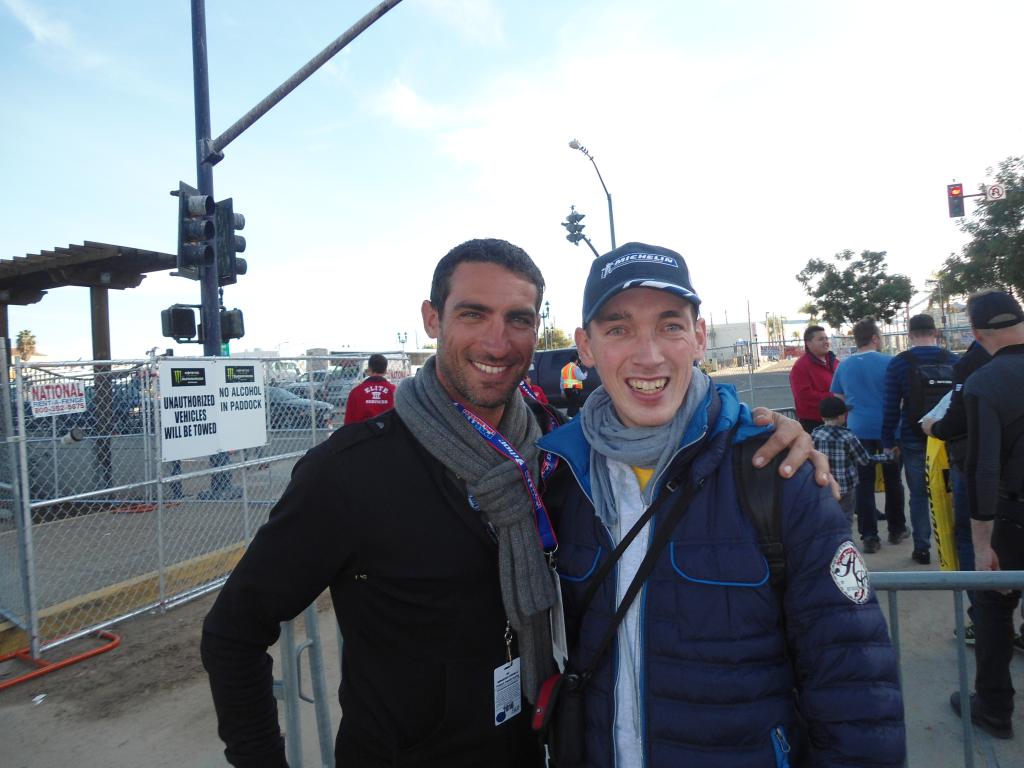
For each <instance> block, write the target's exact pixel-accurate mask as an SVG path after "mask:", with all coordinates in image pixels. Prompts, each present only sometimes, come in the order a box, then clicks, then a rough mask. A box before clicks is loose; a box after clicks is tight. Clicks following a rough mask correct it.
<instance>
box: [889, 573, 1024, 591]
mask: <svg viewBox="0 0 1024 768" xmlns="http://www.w3.org/2000/svg"><path fill="white" fill-rule="evenodd" d="M871 586H872V587H874V588H875V589H876V590H889V589H892V590H900V589H939V590H955V589H1024V571H931V572H928V573H913V572H909V571H906V572H904V571H879V572H876V573H872V574H871Z"/></svg>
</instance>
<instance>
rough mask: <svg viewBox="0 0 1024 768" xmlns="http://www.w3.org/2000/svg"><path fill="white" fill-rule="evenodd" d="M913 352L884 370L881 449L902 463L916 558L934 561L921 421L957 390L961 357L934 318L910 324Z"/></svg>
mask: <svg viewBox="0 0 1024 768" xmlns="http://www.w3.org/2000/svg"><path fill="white" fill-rule="evenodd" d="M907 330H908V335H909V338H910V349H908V350H906V351H904V352H900V353H899V354H898V355H896V357H894V358H893V359H892V362H891V363H889V367H888V368H886V369H885V394H884V397H883V401H882V402H883V405H882V448H884V449H885V451H886V452H887V453H889V454H890V455H891V456H893V457H894V458H902V459H903V472H904V475H905V476H906V478H907V488H908V489H909V491H910V527H911V534H912V536H913V539H914V551H913V552H912V553H911V555H910V556H911V558H912V559H913V560H914V562H915V563H919V564H921V565H928V564H929V563H930V562H931V561H932V556H931V549H932V542H931V538H932V524H931V518H930V517H929V511H928V510H929V507H928V478H927V476H926V475H925V466H924V455H925V442H926V437H925V434H924V432H923V431H922V430H921V424H920V421H921V419H922V418H924V416H925V415H926V414H927V413H928V412H929V411H930V410H931V409H932V408H934V407H935V406H936V405H937V404H938V402H939V400H941V399H942V398H943V397H944V396H945V395H946V393H947V392H949V391H950V390H951V389H952V388H953V364H954V363H956V361H957V360H958V359H959V357H958V356H957V355H955V354H953V353H952V352H950V351H948V350H945V349H942V348H941V347H940V346H939V332H938V330H937V329H936V327H935V318H933V317H932V316H931V315H925V314H921V315H914V316H913V317H912V318H910V322H909V323H908V324H907Z"/></svg>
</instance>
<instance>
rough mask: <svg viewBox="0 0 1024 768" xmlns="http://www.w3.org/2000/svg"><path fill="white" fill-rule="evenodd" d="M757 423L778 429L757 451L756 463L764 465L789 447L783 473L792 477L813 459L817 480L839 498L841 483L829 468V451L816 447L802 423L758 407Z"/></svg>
mask: <svg viewBox="0 0 1024 768" xmlns="http://www.w3.org/2000/svg"><path fill="white" fill-rule="evenodd" d="M752 413H753V416H754V423H755V424H757V425H758V426H761V427H765V426H769V425H771V426H773V427H774V428H775V431H774V432H773V433H772V436H771V437H770V438H769V439H768V440H767V441H766V442H765V444H764V445H763V446H761V449H760V450H759V451H758V452H757V453H755V454H754V466H755V467H763V466H764V465H765V464H767V463H768V462H769V461H771V460H772V459H773V458H774V457H775V456H777V455H778V454H779V453H781V452H782V451H783V450H784V449H786V448H788V449H789V453H787V454H786V458H785V459H784V460H783V461H782V464H781V466H780V467H779V474H780V475H782V476H783V477H792V476H793V473H795V472H796V471H797V469H799V468H800V467H801V466H802V465H803V463H804V462H805V461H807V460H808V459H810V461H811V464H813V465H814V479H815V481H816V482H817V483H818V485H820V486H821V487H822V488H825V487H831V489H832V495H833V496H835V497H836V499H838V498H839V484H838V483H837V482H836V481H835V478H833V477H832V473H831V472H830V471H829V466H828V458H827V457H826V456H825V454H823V453H821V452H819V451H816V450H814V441H813V440H811V436H810V435H808V434H807V433H806V432H805V431H804V428H803V427H802V426H800V422H799V421H796V420H795V419H790V418H787V417H786V416H783V415H782V414H781V413H778V412H777V411H772V410H769V409H768V408H764V407H758V408H755V409H754V410H753V412H752Z"/></svg>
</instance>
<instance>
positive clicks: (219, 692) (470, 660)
mask: <svg viewBox="0 0 1024 768" xmlns="http://www.w3.org/2000/svg"><path fill="white" fill-rule="evenodd" d="M543 290H544V281H543V278H542V276H541V274H540V272H539V270H538V269H537V267H536V265H535V264H534V263H533V261H532V260H531V259H530V258H529V256H527V254H526V253H525V252H524V251H523V250H522V249H520V248H518V247H516V246H514V245H512V244H510V243H508V242H505V241H503V240H492V239H489V240H471V241H469V242H466V243H463V244H462V245H460V246H457V247H456V248H454V249H453V250H452V251H451V252H449V253H448V254H447V255H446V256H445V257H444V258H443V259H441V261H440V262H439V263H438V265H437V267H436V268H435V271H434V278H433V283H432V285H431V291H430V299H429V300H427V301H424V302H423V305H422V308H421V312H422V316H423V324H424V328H425V329H426V331H427V333H428V334H429V335H430V336H431V337H432V338H435V339H437V354H436V355H435V356H434V357H433V358H431V359H430V360H428V361H427V363H426V365H424V367H423V368H422V369H421V370H420V371H419V372H418V373H417V375H416V377H415V378H413V379H406V380H404V381H403V382H402V384H401V385H400V386H399V387H398V390H397V392H396V397H395V408H394V410H392V411H389V412H387V413H384V414H381V415H379V416H376V417H373V418H371V419H369V420H367V421H365V422H361V423H358V424H352V425H348V426H345V427H343V428H342V429H340V430H338V431H337V432H335V433H334V434H333V435H332V436H331V437H330V438H329V439H328V440H327V441H326V442H324V443H321V444H320V445H318V446H317V447H315V448H313V449H312V450H311V451H309V452H308V453H307V454H306V456H304V457H303V458H302V459H301V460H300V461H299V462H298V463H297V464H296V466H295V469H294V471H293V473H292V480H291V482H290V484H289V486H288V488H287V489H286V490H285V492H284V495H283V496H282V497H281V499H280V501H279V502H278V503H277V504H276V505H275V507H274V509H273V510H272V511H271V513H270V520H269V522H268V523H267V524H266V525H264V526H263V527H262V528H261V529H260V530H259V532H258V533H257V534H256V537H255V539H254V540H253V542H252V544H251V545H250V546H249V548H248V551H247V552H246V554H245V555H244V557H243V558H242V560H241V561H240V562H239V564H238V566H237V567H236V568H235V570H234V572H233V573H232V575H231V577H230V578H229V579H228V581H227V583H226V584H225V585H224V588H223V590H222V591H221V593H220V595H219V596H218V598H217V601H216V603H215V604H214V606H213V608H212V609H211V611H210V613H209V615H208V616H207V617H206V621H205V622H204V625H203V639H202V648H201V650H202V658H203V664H204V666H205V667H206V670H207V672H208V673H209V676H210V687H211V690H212V692H213V698H214V705H215V707H216V710H217V719H218V732H219V734H220V736H221V738H222V739H223V740H224V741H225V743H226V744H227V749H226V750H225V755H226V756H227V759H228V762H230V763H231V764H232V765H234V766H238V767H239V768H240V767H242V766H259V767H260V768H265V767H270V768H279V767H281V766H286V765H287V762H286V759H285V751H284V742H283V739H282V737H281V732H280V728H279V725H278V721H277V708H276V705H275V702H274V698H273V694H272V677H273V676H272V662H271V659H270V657H269V656H268V655H267V653H266V650H267V648H268V647H269V646H270V645H272V644H273V643H274V642H275V641H276V640H277V637H278V633H279V623H280V622H282V621H287V620H290V619H292V618H294V617H295V616H296V615H298V614H299V613H300V612H301V611H302V610H303V609H304V608H305V607H306V606H307V605H309V604H310V603H311V602H312V601H313V600H315V599H316V597H317V596H318V595H319V594H320V593H321V592H322V591H323V590H324V589H327V588H329V589H330V592H331V598H332V601H333V603H334V608H335V613H336V616H337V620H338V624H339V627H340V629H341V631H342V634H343V635H344V638H345V643H344V651H343V658H342V680H341V686H340V689H339V694H338V695H339V699H340V701H341V708H342V711H343V713H344V715H343V718H342V721H341V725H340V727H339V729H338V737H337V740H336V743H335V757H336V760H337V763H338V765H345V766H359V768H384V767H385V766H387V767H389V768H390V767H392V766H406V765H417V766H444V767H445V768H459V767H465V768H477V767H478V766H488V767H489V768H520V766H523V767H525V768H529V767H530V766H540V765H542V764H543V754H542V752H541V750H540V747H539V743H538V741H537V739H536V738H535V736H534V735H533V733H532V732H531V730H530V723H529V717H528V714H527V712H524V711H523V710H528V708H529V702H532V701H533V700H534V699H535V695H536V692H537V689H538V687H539V685H540V683H541V681H543V679H544V678H545V677H547V676H548V674H549V673H550V672H551V671H552V670H553V669H554V664H555V662H554V659H553V647H554V644H553V641H552V636H551V624H550V621H551V616H550V615H549V614H550V610H549V609H550V608H551V607H552V606H553V605H555V604H556V591H555V586H556V584H557V577H555V576H554V574H553V571H552V568H553V557H551V555H552V554H553V552H554V549H555V547H556V546H557V542H556V541H555V540H554V537H553V531H552V530H551V525H550V520H549V519H548V516H547V509H546V507H545V505H544V503H543V501H542V499H541V494H543V493H544V492H546V491H549V485H550V486H553V485H554V484H555V483H557V482H559V475H564V474H566V473H565V472H554V469H555V462H554V460H553V457H551V456H550V455H549V454H545V453H542V452H540V451H538V449H537V448H536V446H535V445H534V443H535V442H536V440H537V439H538V438H539V437H540V435H541V434H542V432H543V431H546V430H548V429H549V428H551V427H553V426H554V425H553V424H552V422H551V419H554V418H556V417H555V416H554V415H553V414H551V413H550V412H548V411H545V410H543V409H539V410H536V409H534V408H533V406H532V405H528V404H527V402H526V399H525V398H523V397H521V396H519V394H518V387H519V383H520V382H521V381H522V379H523V377H524V375H525V374H526V372H527V370H528V368H529V366H530V362H531V359H532V357H533V350H534V345H535V344H536V340H537V327H538V325H539V309H540V304H541V301H542V298H543ZM769 418H773V417H771V416H770V415H769V414H768V412H767V411H764V412H762V413H761V419H760V423H761V424H767V423H768V422H769ZM774 423H775V425H776V427H777V429H776V433H777V434H776V435H775V437H774V438H773V442H771V443H770V444H766V445H765V447H764V448H763V449H762V451H761V452H759V454H758V455H757V456H756V457H755V458H757V459H759V460H760V461H761V462H762V463H764V462H767V461H768V460H769V459H770V458H771V457H772V456H773V455H775V454H776V453H778V452H779V451H780V450H781V449H782V448H783V447H785V445H786V444H787V443H794V445H793V447H792V448H791V450H790V452H789V454H788V455H787V457H786V460H785V461H786V464H788V466H789V467H791V471H795V470H796V469H797V468H798V466H799V465H800V464H801V463H802V462H803V461H804V460H805V459H806V458H807V456H808V455H809V453H810V445H809V443H810V439H809V438H807V437H804V436H803V435H804V433H803V431H802V430H801V429H800V427H799V425H798V424H797V423H796V422H794V421H792V420H787V419H781V418H778V417H777V415H776V417H774ZM811 455H812V458H813V460H814V463H815V469H816V477H817V478H818V482H819V483H820V484H822V485H824V484H827V482H828V473H827V462H825V463H824V466H823V465H822V461H824V457H822V456H820V455H818V454H811ZM550 494H551V495H552V497H554V496H557V489H552V490H550ZM557 615H560V613H559V614H557Z"/></svg>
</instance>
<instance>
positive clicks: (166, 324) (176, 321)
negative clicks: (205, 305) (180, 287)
mask: <svg viewBox="0 0 1024 768" xmlns="http://www.w3.org/2000/svg"><path fill="white" fill-rule="evenodd" d="M160 324H161V326H163V335H164V336H166V337H167V338H170V339H174V340H175V341H178V342H181V341H188V340H190V339H193V338H195V335H196V315H195V312H193V311H192V307H184V306H181V305H179V304H175V305H173V306H170V307H168V308H167V309H165V310H163V311H162V312H161V313H160Z"/></svg>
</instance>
